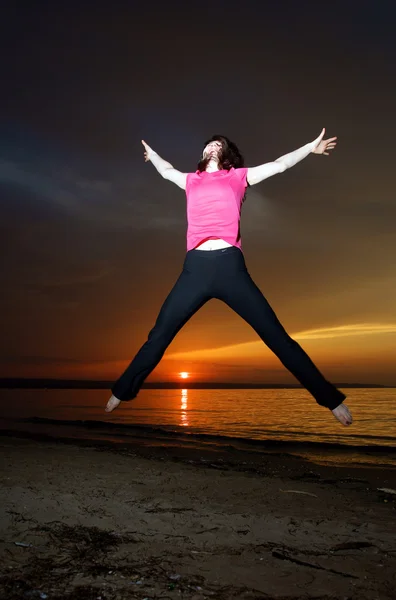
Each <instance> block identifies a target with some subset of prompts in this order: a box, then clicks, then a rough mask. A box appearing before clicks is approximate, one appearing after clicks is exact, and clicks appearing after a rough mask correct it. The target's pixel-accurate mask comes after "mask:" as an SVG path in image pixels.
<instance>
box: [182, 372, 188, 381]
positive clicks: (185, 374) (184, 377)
mask: <svg viewBox="0 0 396 600" xmlns="http://www.w3.org/2000/svg"><path fill="white" fill-rule="evenodd" d="M188 375H189V374H188V373H186V372H185V371H183V373H180V377H181V378H182V379H187V377H188Z"/></svg>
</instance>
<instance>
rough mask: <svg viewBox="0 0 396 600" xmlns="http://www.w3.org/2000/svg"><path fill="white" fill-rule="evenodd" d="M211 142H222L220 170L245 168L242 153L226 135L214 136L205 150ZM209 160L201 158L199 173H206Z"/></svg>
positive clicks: (208, 141) (207, 141) (207, 142)
mask: <svg viewBox="0 0 396 600" xmlns="http://www.w3.org/2000/svg"><path fill="white" fill-rule="evenodd" d="M210 142H220V143H221V151H220V153H219V169H225V170H227V171H229V170H230V169H231V168H232V167H234V169H240V168H241V167H244V166H245V161H244V158H243V156H242V154H241V153H240V151H239V149H238V147H237V146H236V144H234V142H231V140H229V139H228V138H227V137H225V136H224V135H213V136H212V137H211V138H210V139H209V140H206V142H205V144H204V148H205V147H206V146H207V145H208V144H210ZM209 160H210V159H209V158H208V157H206V158H201V160H200V161H199V163H198V171H200V172H201V173H202V171H206V167H207V166H208V163H209Z"/></svg>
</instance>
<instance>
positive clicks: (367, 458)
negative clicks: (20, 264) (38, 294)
mask: <svg viewBox="0 0 396 600" xmlns="http://www.w3.org/2000/svg"><path fill="white" fill-rule="evenodd" d="M0 425H1V428H0V438H1V437H5V436H11V437H13V436H14V437H20V438H26V439H29V438H30V439H35V440H36V441H46V440H53V441H65V442H66V443H76V444H82V445H89V444H93V445H95V444H101V445H106V444H107V445H108V446H109V448H111V447H112V446H113V445H114V446H125V447H127V446H129V447H131V448H139V446H145V447H163V448H166V447H171V446H174V447H186V448H187V447H191V448H192V449H193V450H195V451H198V450H199V449H205V448H212V450H213V451H216V452H217V453H223V454H224V455H225V456H228V455H230V453H235V452H240V453H241V456H242V453H246V454H247V455H249V454H251V453H254V454H256V455H257V456H261V455H276V454H279V453H281V454H283V455H289V456H294V457H299V456H300V457H301V458H304V459H305V460H309V461H310V462H312V464H328V463H330V464H333V465H334V466H340V467H342V466H345V465H350V464H351V463H353V466H354V467H359V468H363V467H365V466H366V467H368V468H385V469H390V470H392V469H396V446H395V445H385V444H383V445H379V444H378V443H377V444H362V443H360V444H359V443H355V444H351V443H350V444H345V443H341V442H337V441H328V440H310V439H308V440H307V439H305V440H293V439H283V440H281V439H276V438H264V439H260V438H248V437H241V436H227V435H222V434H215V433H202V432H196V431H186V429H185V428H182V427H179V428H176V427H160V426H156V425H143V424H133V425H131V424H125V423H115V422H109V421H97V420H76V419H73V420H59V419H51V418H42V417H31V418H22V419H3V422H1V421H0ZM392 441H393V439H392Z"/></svg>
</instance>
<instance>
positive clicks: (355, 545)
mask: <svg viewBox="0 0 396 600" xmlns="http://www.w3.org/2000/svg"><path fill="white" fill-rule="evenodd" d="M373 546H374V544H372V543H371V542H342V543H341V544H337V545H336V546H333V547H332V548H331V549H330V552H338V551H339V550H360V548H371V547H373Z"/></svg>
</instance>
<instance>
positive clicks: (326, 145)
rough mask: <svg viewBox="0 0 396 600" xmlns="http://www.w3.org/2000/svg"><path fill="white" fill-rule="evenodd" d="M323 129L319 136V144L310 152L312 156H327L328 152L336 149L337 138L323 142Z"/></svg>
mask: <svg viewBox="0 0 396 600" xmlns="http://www.w3.org/2000/svg"><path fill="white" fill-rule="evenodd" d="M325 131H326V130H325V128H323V129H322V133H321V134H320V136H319V143H318V145H317V146H315V148H314V149H313V150H312V152H313V153H314V154H325V155H326V156H329V150H333V149H334V148H335V147H336V144H337V142H336V141H335V140H336V139H337V137H332V138H329V139H328V140H324V139H323V136H324V134H325Z"/></svg>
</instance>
